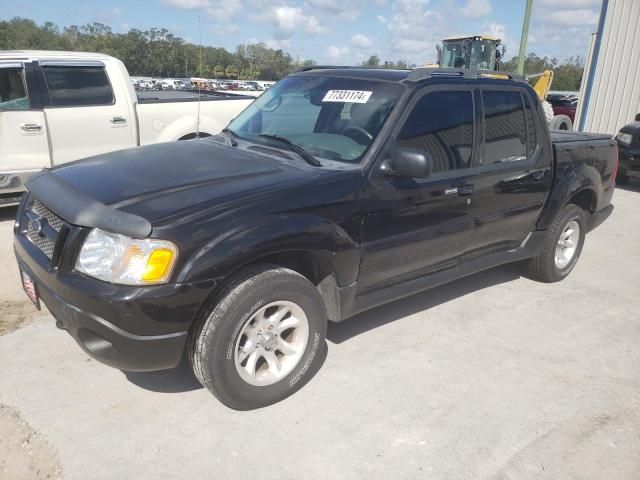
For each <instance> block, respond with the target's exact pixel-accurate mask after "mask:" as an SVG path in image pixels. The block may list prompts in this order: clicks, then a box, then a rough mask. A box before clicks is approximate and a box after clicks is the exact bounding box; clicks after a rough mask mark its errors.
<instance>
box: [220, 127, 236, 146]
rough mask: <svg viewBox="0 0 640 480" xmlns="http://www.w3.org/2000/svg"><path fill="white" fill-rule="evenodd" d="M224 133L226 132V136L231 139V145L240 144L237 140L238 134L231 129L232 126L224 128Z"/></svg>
mask: <svg viewBox="0 0 640 480" xmlns="http://www.w3.org/2000/svg"><path fill="white" fill-rule="evenodd" d="M222 133H224V134H226V137H227V138H228V139H229V145H231V146H232V147H237V146H238V142H236V137H237V136H238V135H236V133H235V132H234V131H233V130H231V129H230V128H223V129H222Z"/></svg>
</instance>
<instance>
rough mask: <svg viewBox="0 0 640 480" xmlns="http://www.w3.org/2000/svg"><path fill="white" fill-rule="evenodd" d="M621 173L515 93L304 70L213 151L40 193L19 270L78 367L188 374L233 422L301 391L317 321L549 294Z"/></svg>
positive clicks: (317, 361)
mask: <svg viewBox="0 0 640 480" xmlns="http://www.w3.org/2000/svg"><path fill="white" fill-rule="evenodd" d="M616 163H617V162H616V145H615V142H614V140H613V138H612V137H611V136H609V135H599V134H588V133H581V132H580V133H579V132H550V131H549V129H548V126H547V121H546V118H545V114H544V112H543V110H542V106H541V104H540V101H539V100H538V97H537V95H536V93H535V92H534V90H533V89H532V88H531V87H530V86H529V84H528V83H526V82H525V81H515V80H505V79H496V78H482V77H478V75H477V72H465V73H464V74H463V75H461V72H460V70H452V71H444V72H443V70H438V75H432V70H431V69H416V70H412V71H411V72H409V71H406V70H373V69H349V68H335V69H329V68H326V69H317V70H313V69H311V70H308V71H304V72H300V73H297V74H295V75H292V76H290V77H287V78H285V79H284V80H282V81H281V82H279V83H278V84H277V86H275V87H273V88H271V89H270V90H268V91H267V92H265V93H264V94H263V95H262V96H260V97H259V98H258V99H257V100H256V101H255V103H254V104H252V105H250V106H249V107H248V108H247V109H246V110H244V111H243V112H242V113H240V115H238V117H237V118H236V119H234V120H233V121H232V122H231V123H230V124H229V127H228V129H227V130H226V131H224V132H222V133H221V134H220V135H216V136H214V137H212V138H208V139H205V140H202V141H198V142H181V143H180V142H176V143H172V144H169V145H163V146H158V145H152V146H148V147H143V148H140V149H135V150H126V151H121V152H112V153H108V154H104V155H99V156H96V157H93V158H91V159H87V160H84V161H82V162H77V163H74V164H72V165H64V166H62V167H58V168H55V169H52V170H49V171H45V172H42V173H40V174H38V176H37V177H34V178H33V179H31V180H30V182H29V184H28V188H29V194H28V195H27V196H25V199H24V200H23V202H22V204H21V207H20V208H19V209H18V213H17V221H16V224H15V225H16V226H15V230H14V232H15V237H14V248H15V252H16V256H17V259H18V264H19V267H20V271H21V272H22V278H23V282H24V285H25V291H27V292H29V293H28V294H29V295H30V298H31V299H32V300H33V301H34V302H35V303H36V304H38V302H39V301H40V299H41V300H42V301H43V302H44V303H45V304H46V305H47V307H48V309H49V311H50V312H51V313H52V314H53V316H54V317H55V318H56V320H57V322H58V325H59V326H60V328H63V329H65V330H66V331H67V332H68V333H70V334H71V335H72V336H73V337H74V338H75V340H76V341H77V343H78V344H79V345H80V347H81V348H83V349H84V350H85V351H86V352H87V354H88V355H90V356H92V357H94V358H96V359H97V360H99V361H101V362H104V363H106V364H108V365H111V366H114V367H116V368H120V369H122V370H125V371H148V370H162V369H167V368H171V367H175V366H176V365H178V363H179V362H180V360H181V359H182V358H184V355H185V354H186V356H187V357H188V358H189V360H190V362H191V365H192V366H193V370H194V372H195V375H196V377H197V378H198V380H199V381H200V382H201V383H202V384H203V385H204V386H205V387H206V388H208V389H209V390H210V391H211V392H212V393H213V394H214V395H215V396H216V397H217V398H218V399H220V400H221V401H222V402H223V403H224V404H226V405H228V406H229V407H231V408H235V409H241V410H246V409H252V408H258V407H263V406H266V405H269V404H272V403H274V402H277V401H279V400H282V399H283V398H285V397H287V396H289V395H291V394H292V393H293V392H295V391H296V390H298V389H299V388H300V387H301V386H302V385H304V384H305V383H306V382H307V380H308V379H309V378H310V377H311V376H312V375H313V372H314V371H315V370H316V369H317V368H319V367H320V365H321V364H322V362H323V351H324V348H325V334H326V331H327V321H328V320H332V321H336V322H340V321H343V320H345V319H347V318H349V317H352V316H353V315H355V314H357V313H359V312H362V311H365V310H367V309H370V308H373V307H376V306H378V305H381V304H384V303H387V302H390V301H393V300H396V299H398V298H401V297H405V296H409V295H412V294H415V293H417V292H420V291H423V290H426V289H428V288H431V287H434V286H437V285H441V284H443V283H446V282H449V281H452V280H455V279H457V278H460V277H463V276H466V275H471V274H473V273H475V272H478V271H481V270H485V269H488V268H491V267H494V266H496V265H501V264H505V263H509V262H520V261H524V262H525V263H526V268H527V272H528V275H529V276H530V277H531V278H533V279H536V280H539V281H543V282H557V281H560V280H562V279H564V278H565V277H566V276H567V275H569V274H570V272H571V271H572V269H573V268H574V266H575V265H576V263H577V261H578V258H579V256H580V253H581V251H582V246H583V244H584V242H585V237H586V235H587V233H588V232H589V231H591V230H592V229H593V228H595V227H597V226H598V225H599V224H600V223H602V222H603V221H604V220H605V219H606V218H607V216H608V215H609V214H610V213H611V211H612V209H613V206H612V205H611V198H612V195H613V193H614V190H615V174H616ZM39 219H40V220H39ZM34 220H38V221H41V222H42V223H45V222H48V223H49V224H51V225H55V226H56V228H57V229H58V230H56V231H53V230H54V229H50V230H47V237H46V240H41V239H40V236H39V234H38V232H37V230H36V228H37V227H38V225H39V223H36V222H34ZM531 288H532V289H533V288H534V287H531ZM533 295H535V293H533V292H532V299H533V298H534V297H533ZM531 304H532V308H535V302H533V301H532V302H531ZM467 313H469V315H473V312H467ZM576 325H579V321H578V322H577V323H576ZM389 342H393V339H387V340H385V341H384V342H380V343H379V344H377V345H370V346H368V347H367V348H371V349H375V350H376V352H380V353H379V354H380V355H387V354H390V353H389V352H388V350H389V349H388V343H389ZM468 361H469V359H468V358H464V360H463V362H468ZM344 368H349V366H348V365H346V366H344ZM367 378H368V377H367ZM364 380H366V378H364V379H363V380H362V381H364ZM374 381H377V380H375V379H374Z"/></svg>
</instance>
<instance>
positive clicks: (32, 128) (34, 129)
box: [20, 123, 42, 133]
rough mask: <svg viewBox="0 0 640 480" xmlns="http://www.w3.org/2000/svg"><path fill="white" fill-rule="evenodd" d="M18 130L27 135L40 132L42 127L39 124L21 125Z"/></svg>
mask: <svg viewBox="0 0 640 480" xmlns="http://www.w3.org/2000/svg"><path fill="white" fill-rule="evenodd" d="M20 128H21V129H22V130H23V131H24V132H27V133H39V132H41V131H42V125H40V124H39V123H21V124H20Z"/></svg>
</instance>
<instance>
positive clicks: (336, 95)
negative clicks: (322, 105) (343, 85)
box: [322, 90, 373, 103]
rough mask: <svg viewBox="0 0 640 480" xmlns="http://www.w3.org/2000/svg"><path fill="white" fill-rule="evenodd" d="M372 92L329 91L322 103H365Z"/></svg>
mask: <svg viewBox="0 0 640 480" xmlns="http://www.w3.org/2000/svg"><path fill="white" fill-rule="evenodd" d="M372 93H373V92H367V91H364V90H329V91H328V92H327V94H326V95H325V96H324V98H323V99H322V101H323V102H343V103H367V102H368V101H369V97H370V96H371V94H372Z"/></svg>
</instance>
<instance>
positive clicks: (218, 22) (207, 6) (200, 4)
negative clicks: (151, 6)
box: [160, 0, 243, 33]
mask: <svg viewBox="0 0 640 480" xmlns="http://www.w3.org/2000/svg"><path fill="white" fill-rule="evenodd" d="M160 1H161V3H163V4H165V5H168V6H170V7H175V8H183V9H187V10H194V9H198V10H202V11H203V12H205V13H206V14H207V16H208V17H209V18H210V19H211V21H213V23H214V25H213V27H212V29H215V31H216V32H217V33H230V32H232V31H235V30H237V27H236V26H234V25H231V24H229V21H230V20H231V19H232V18H233V17H234V16H235V15H236V14H237V13H238V12H239V11H240V10H242V8H243V3H242V0H160Z"/></svg>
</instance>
